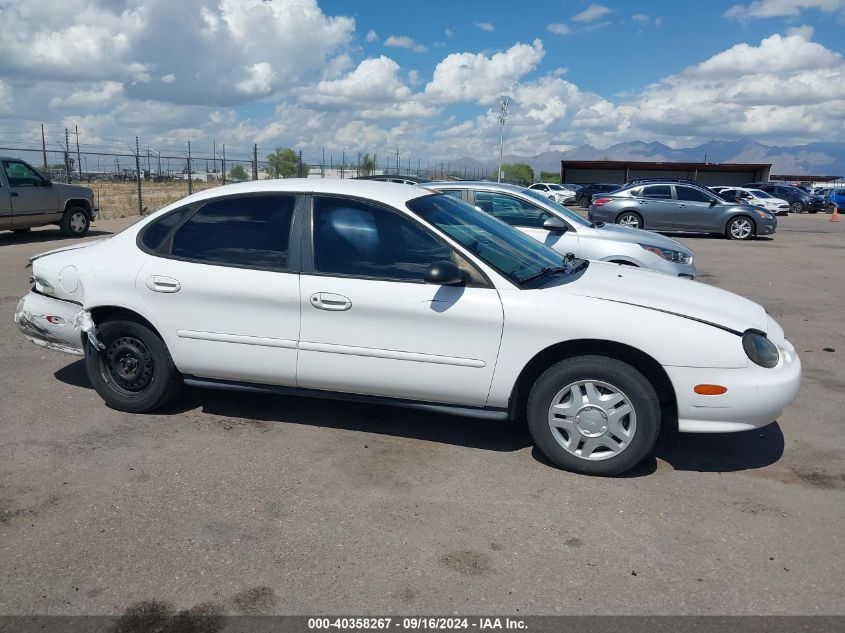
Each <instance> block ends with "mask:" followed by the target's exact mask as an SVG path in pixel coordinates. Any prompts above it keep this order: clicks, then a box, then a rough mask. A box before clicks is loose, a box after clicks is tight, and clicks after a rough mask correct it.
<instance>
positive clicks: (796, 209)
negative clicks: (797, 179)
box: [789, 200, 804, 213]
mask: <svg viewBox="0 0 845 633" xmlns="http://www.w3.org/2000/svg"><path fill="white" fill-rule="evenodd" d="M789 212H790V213H804V204H803V203H801V202H799V201H797V200H796V201H795V202H793V203H792V204H790V205H789Z"/></svg>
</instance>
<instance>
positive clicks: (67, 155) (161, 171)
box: [0, 138, 528, 218]
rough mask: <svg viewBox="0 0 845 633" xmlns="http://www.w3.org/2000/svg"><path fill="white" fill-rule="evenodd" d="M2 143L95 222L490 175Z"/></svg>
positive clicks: (410, 163) (398, 160)
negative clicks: (83, 203)
mask: <svg viewBox="0 0 845 633" xmlns="http://www.w3.org/2000/svg"><path fill="white" fill-rule="evenodd" d="M3 145H8V144H4V143H2V138H0V156H2V157H7V158H18V159H21V160H24V161H26V162H27V163H29V164H30V165H32V167H34V168H35V169H37V170H38V171H40V172H41V173H42V174H43V175H44V176H46V177H48V178H50V179H51V180H53V181H56V182H69V183H78V184H83V185H85V186H87V187H90V188H91V189H92V190H93V191H94V197H95V201H96V203H97V204H98V206H99V208H100V217H102V218H116V217H126V216H129V215H139V214H143V213H147V212H153V211H156V210H158V209H160V208H162V207H164V206H166V205H168V204H170V203H172V202H175V201H177V200H179V199H181V198H183V197H185V196H187V195H189V194H191V193H193V192H196V191H200V190H202V189H208V188H210V187H216V186H220V185H225V184H229V183H232V182H243V181H248V180H261V179H265V178H277V177H295V176H300V177H308V178H356V177H358V176H365V175H376V174H395V175H400V176H415V177H419V178H427V179H432V180H440V179H445V180H448V179H461V180H467V179H482V178H489V177H490V170H489V169H488V168H484V167H480V166H479V165H478V164H477V163H475V164H473V163H469V162H466V161H463V162H459V161H456V162H455V163H451V162H448V161H437V162H432V161H430V160H429V161H423V160H422V159H421V158H417V159H416V160H415V159H413V158H412V157H410V156H405V157H402V156H401V154H399V153H398V152H393V153H391V152H386V153H383V154H382V157H381V159H380V158H379V155H378V154H377V153H366V152H363V153H362V152H346V151H341V152H326V151H323V152H322V153H321V156H320V158H319V159H318V160H314V159H313V157H312V158H311V159H304V158H303V156H302V152H288V151H285V152H282V153H280V154H279V155H278V156H274V155H271V156H266V157H265V158H264V159H259V156H261V154H260V153H259V148H258V146H257V145H255V146H253V147H252V152H251V153H250V154H251V155H243V154H240V155H237V154H236V155H231V154H230V155H227V154H226V148H225V146H221V151H219V152H218V151H216V146H215V149H214V150H212V151H211V152H205V153H203V152H195V151H193V150H192V148H191V144H190V143H186V144H185V150H184V152H174V151H172V150H171V151H169V152H168V151H157V150H155V149H153V148H151V147H146V146H143V145H141V143H140V140H139V139H136V140H135V146H136V148H137V149H136V151H132V150H131V149H130V148H129V146H127V150H126V151H125V152H108V151H96V150H93V149H91V148H90V147H86V146H84V145H81V146H71V145H68V147H67V149H65V150H55V149H50V148H49V147H48V146H46V145H42V146H41V147H38V146H37V145H34V146H31V147H9V146H3ZM52 145H53V146H54V147H55V145H56V144H55V143H53V144H52ZM274 154H275V152H274ZM280 157H281V160H280ZM267 158H270V160H267ZM494 173H495V172H494ZM524 184H528V183H524Z"/></svg>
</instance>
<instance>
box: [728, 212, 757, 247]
mask: <svg viewBox="0 0 845 633" xmlns="http://www.w3.org/2000/svg"><path fill="white" fill-rule="evenodd" d="M740 225H749V226H750V228H749V230H748V232H747V233H746V232H745V231H744V230H743V231H739V226H740ZM756 233H757V225H756V224H755V223H754V220H753V219H751V218H750V217H748V216H747V215H738V216H736V217H733V218H731V219H730V220H728V223H727V224H726V225H725V237H726V238H728V239H729V240H742V241H746V240H751V239H754V236H755V235H756Z"/></svg>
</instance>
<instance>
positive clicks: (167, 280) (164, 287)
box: [147, 275, 182, 292]
mask: <svg viewBox="0 0 845 633" xmlns="http://www.w3.org/2000/svg"><path fill="white" fill-rule="evenodd" d="M147 288H149V289H150V290H152V291H153V292H179V290H180V289H181V288H182V284H180V283H179V282H178V281H176V280H175V279H173V278H172V277H163V276H161V275H150V276H149V277H147Z"/></svg>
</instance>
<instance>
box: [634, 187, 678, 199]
mask: <svg viewBox="0 0 845 633" xmlns="http://www.w3.org/2000/svg"><path fill="white" fill-rule="evenodd" d="M640 195H641V196H642V197H643V198H657V199H658V200H671V199H672V187H670V186H669V185H651V186H650V187H643V192H642V194H640Z"/></svg>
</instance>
